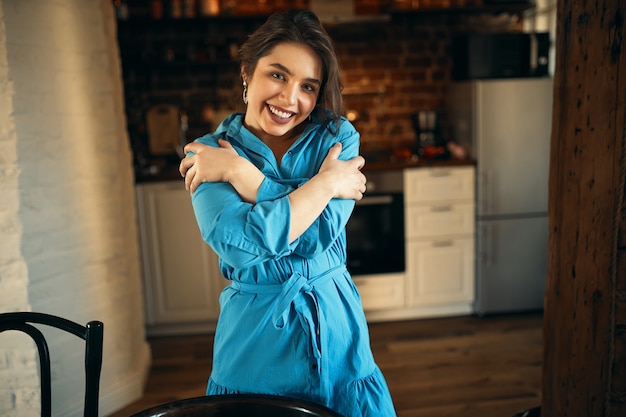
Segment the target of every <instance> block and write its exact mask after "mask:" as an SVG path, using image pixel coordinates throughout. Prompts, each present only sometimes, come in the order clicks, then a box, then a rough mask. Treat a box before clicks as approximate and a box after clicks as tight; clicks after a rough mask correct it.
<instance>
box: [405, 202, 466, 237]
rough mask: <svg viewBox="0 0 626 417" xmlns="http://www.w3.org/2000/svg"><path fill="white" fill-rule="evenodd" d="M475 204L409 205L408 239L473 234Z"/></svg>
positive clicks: (407, 211) (406, 213)
mask: <svg viewBox="0 0 626 417" xmlns="http://www.w3.org/2000/svg"><path fill="white" fill-rule="evenodd" d="M474 225H475V221H474V204H472V203H457V204H450V203H440V204H429V205H409V206H408V207H407V209H406V211H405V231H406V237H407V238H409V239H410V238H421V237H437V236H448V235H465V234H473V233H474V229H475V226H474Z"/></svg>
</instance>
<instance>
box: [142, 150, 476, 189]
mask: <svg viewBox="0 0 626 417" xmlns="http://www.w3.org/2000/svg"><path fill="white" fill-rule="evenodd" d="M475 164H476V161H475V160H473V159H432V160H427V159H417V160H411V159H393V158H374V157H369V156H367V155H365V167H364V168H363V171H364V172H367V171H393V170H399V169H406V168H427V167H429V168H432V167H451V166H467V165H475ZM163 181H180V182H181V184H182V182H183V179H182V178H181V176H180V173H179V172H178V166H166V167H164V168H162V169H161V170H160V171H159V172H156V173H155V174H144V175H140V174H136V177H135V182H136V183H147V182H163Z"/></svg>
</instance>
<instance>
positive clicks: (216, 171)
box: [178, 139, 239, 193]
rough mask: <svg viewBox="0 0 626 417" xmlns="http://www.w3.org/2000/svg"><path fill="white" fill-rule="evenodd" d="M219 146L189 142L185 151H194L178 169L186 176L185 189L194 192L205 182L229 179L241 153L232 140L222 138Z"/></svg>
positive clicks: (183, 160) (184, 159)
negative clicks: (229, 174)
mask: <svg viewBox="0 0 626 417" xmlns="http://www.w3.org/2000/svg"><path fill="white" fill-rule="evenodd" d="M218 144H219V145H220V147H219V148H216V147H213V146H208V145H205V144H202V143H199V142H192V143H188V144H187V145H186V146H185V149H184V152H185V153H186V154H187V153H189V152H193V153H194V154H193V155H189V156H187V157H185V158H183V159H182V161H180V166H179V168H178V171H179V172H180V175H181V176H183V177H184V178H185V189H186V190H187V191H191V192H192V193H193V192H195V191H196V189H197V188H198V187H199V186H200V184H202V183H203V182H223V181H228V170H229V169H231V168H232V167H233V166H234V165H235V163H236V160H237V159H239V154H237V151H236V150H235V149H234V148H233V147H232V145H231V144H230V142H228V141H226V140H223V139H220V140H219V141H218Z"/></svg>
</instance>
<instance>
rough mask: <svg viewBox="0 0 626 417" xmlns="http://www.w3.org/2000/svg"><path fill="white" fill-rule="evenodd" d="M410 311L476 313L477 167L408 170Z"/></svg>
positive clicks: (406, 204) (407, 270) (408, 294)
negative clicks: (474, 302)
mask: <svg viewBox="0 0 626 417" xmlns="http://www.w3.org/2000/svg"><path fill="white" fill-rule="evenodd" d="M404 185H405V194H404V198H405V224H406V257H407V268H406V280H407V305H408V307H409V308H417V309H419V308H435V309H436V310H435V311H436V312H437V313H439V314H462V313H469V312H471V308H472V307H471V306H472V302H473V300H474V258H475V255H474V245H475V243H474V231H475V219H474V212H475V205H474V167H472V166H461V167H441V168H413V169H406V170H405V172H404Z"/></svg>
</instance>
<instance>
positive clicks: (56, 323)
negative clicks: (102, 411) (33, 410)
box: [0, 311, 103, 417]
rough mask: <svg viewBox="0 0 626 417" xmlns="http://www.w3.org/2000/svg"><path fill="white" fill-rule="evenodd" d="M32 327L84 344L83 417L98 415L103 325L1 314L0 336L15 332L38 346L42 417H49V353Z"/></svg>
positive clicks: (47, 316)
mask: <svg viewBox="0 0 626 417" xmlns="http://www.w3.org/2000/svg"><path fill="white" fill-rule="evenodd" d="M33 324H43V325H46V326H50V327H54V328H57V329H61V330H64V331H66V332H69V333H72V334H73V335H75V336H78V337H80V338H81V339H84V340H85V345H86V346H85V403H84V416H85V417H95V416H97V415H98V396H99V391H100V371H101V369H102V341H103V339H102V337H103V324H102V322H99V321H90V322H89V323H87V325H86V326H82V325H80V324H78V323H74V322H73V321H70V320H67V319H64V318H62V317H57V316H53V315H50V314H44V313H35V312H26V311H24V312H14V313H2V314H0V332H3V331H5V330H17V331H21V332H24V333H26V334H28V335H29V336H30V337H31V338H32V339H33V340H34V341H35V344H36V345H37V350H38V352H39V369H40V378H41V381H40V385H41V416H42V417H51V416H52V384H51V377H50V352H49V350H48V343H47V342H46V339H45V337H44V335H43V334H42V333H41V331H40V330H39V329H37V328H36V327H35V326H33Z"/></svg>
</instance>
